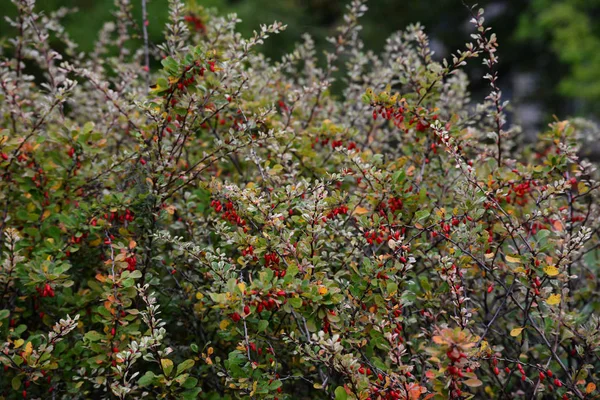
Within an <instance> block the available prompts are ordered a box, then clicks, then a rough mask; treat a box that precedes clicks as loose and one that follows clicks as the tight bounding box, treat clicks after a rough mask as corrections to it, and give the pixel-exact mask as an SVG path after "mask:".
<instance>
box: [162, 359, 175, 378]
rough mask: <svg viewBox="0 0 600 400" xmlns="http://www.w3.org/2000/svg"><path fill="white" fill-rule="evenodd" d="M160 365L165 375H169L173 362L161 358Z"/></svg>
mask: <svg viewBox="0 0 600 400" xmlns="http://www.w3.org/2000/svg"><path fill="white" fill-rule="evenodd" d="M160 365H161V366H162V368H163V370H164V371H165V374H166V375H169V374H170V373H171V370H173V361H172V360H169V359H168V358H161V359H160Z"/></svg>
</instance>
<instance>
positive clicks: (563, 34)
mask: <svg viewBox="0 0 600 400" xmlns="http://www.w3.org/2000/svg"><path fill="white" fill-rule="evenodd" d="M599 6H600V2H598V1H577V0H561V1H546V0H535V1H533V2H531V7H530V8H531V9H530V10H529V12H528V13H526V14H523V16H522V18H521V23H520V25H519V30H518V33H519V37H520V38H522V39H525V40H528V39H531V38H534V39H537V40H540V39H543V38H544V36H549V37H550V43H551V48H552V51H553V52H554V53H555V54H556V55H557V56H558V59H559V60H560V61H561V62H563V63H564V64H566V65H568V66H569V67H570V73H569V74H568V75H566V76H565V77H564V78H563V79H562V80H561V82H560V85H559V89H560V90H561V92H562V93H563V94H566V95H568V96H572V97H579V98H584V99H592V100H596V99H598V98H599V97H600V85H599V84H598V79H599V78H600V72H599V71H600V56H599V55H598V53H597V52H596V51H595V50H594V49H596V48H598V45H599V44H600V31H598V27H597V25H596V23H595V22H596V18H595V15H596V14H597V13H598V10H599V9H600V8H599Z"/></svg>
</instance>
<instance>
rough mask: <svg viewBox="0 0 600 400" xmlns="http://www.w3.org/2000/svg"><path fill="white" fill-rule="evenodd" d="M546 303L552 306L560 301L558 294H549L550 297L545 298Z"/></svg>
mask: <svg viewBox="0 0 600 400" xmlns="http://www.w3.org/2000/svg"><path fill="white" fill-rule="evenodd" d="M546 303H547V304H548V305H551V306H554V305H556V304H559V303H560V294H551V295H550V297H548V298H547V299H546Z"/></svg>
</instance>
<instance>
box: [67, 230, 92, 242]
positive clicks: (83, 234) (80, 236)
mask: <svg viewBox="0 0 600 400" xmlns="http://www.w3.org/2000/svg"><path fill="white" fill-rule="evenodd" d="M87 237H88V233H87V232H84V233H82V234H81V235H79V236H77V235H73V236H71V239H70V242H71V243H73V244H79V243H81V241H82V240H83V239H85V238H87Z"/></svg>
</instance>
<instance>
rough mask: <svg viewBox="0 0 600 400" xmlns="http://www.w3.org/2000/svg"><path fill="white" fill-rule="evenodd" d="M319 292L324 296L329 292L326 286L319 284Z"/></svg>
mask: <svg viewBox="0 0 600 400" xmlns="http://www.w3.org/2000/svg"><path fill="white" fill-rule="evenodd" d="M319 294H320V295H321V296H324V295H326V294H327V288H326V287H325V286H319Z"/></svg>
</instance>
